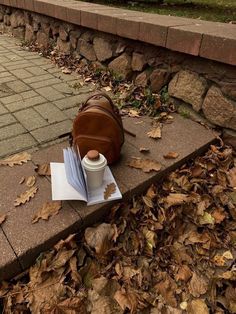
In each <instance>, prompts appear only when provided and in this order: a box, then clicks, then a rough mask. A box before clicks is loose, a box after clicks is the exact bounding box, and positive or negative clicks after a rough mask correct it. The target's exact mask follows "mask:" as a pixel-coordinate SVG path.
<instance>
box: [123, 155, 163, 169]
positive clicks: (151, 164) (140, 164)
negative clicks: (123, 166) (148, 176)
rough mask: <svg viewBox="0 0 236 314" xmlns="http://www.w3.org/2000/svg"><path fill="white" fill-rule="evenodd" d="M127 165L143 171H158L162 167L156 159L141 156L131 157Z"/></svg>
mask: <svg viewBox="0 0 236 314" xmlns="http://www.w3.org/2000/svg"><path fill="white" fill-rule="evenodd" d="M128 166H130V167H133V168H136V169H142V170H143V172H150V171H152V170H154V171H159V170H160V169H161V167H162V166H161V164H160V163H159V162H158V161H155V160H151V159H141V158H132V160H131V161H130V162H129V163H128Z"/></svg>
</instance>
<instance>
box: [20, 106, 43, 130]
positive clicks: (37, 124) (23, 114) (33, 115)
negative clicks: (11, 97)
mask: <svg viewBox="0 0 236 314" xmlns="http://www.w3.org/2000/svg"><path fill="white" fill-rule="evenodd" d="M14 116H15V118H16V119H17V120H18V121H19V122H20V123H21V124H22V125H23V126H24V127H25V128H26V129H27V130H28V131H32V130H35V129H38V128H41V127H43V126H46V125H48V122H47V121H46V120H45V119H44V118H43V117H42V116H41V115H40V114H39V113H38V112H37V111H35V110H34V109H33V108H28V109H24V110H20V111H17V112H15V113H14Z"/></svg>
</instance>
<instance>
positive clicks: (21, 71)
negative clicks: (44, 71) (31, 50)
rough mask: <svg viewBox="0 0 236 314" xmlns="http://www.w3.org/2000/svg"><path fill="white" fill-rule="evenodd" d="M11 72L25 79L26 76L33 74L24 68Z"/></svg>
mask: <svg viewBox="0 0 236 314" xmlns="http://www.w3.org/2000/svg"><path fill="white" fill-rule="evenodd" d="M10 72H11V73H12V74H13V75H15V76H16V77H18V78H19V79H24V78H27V77H31V76H32V73H30V72H28V71H26V70H24V69H17V70H11V71H10Z"/></svg>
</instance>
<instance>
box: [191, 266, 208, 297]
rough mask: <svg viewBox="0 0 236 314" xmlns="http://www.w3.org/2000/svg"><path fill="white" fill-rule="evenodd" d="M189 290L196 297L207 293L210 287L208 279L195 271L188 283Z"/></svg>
mask: <svg viewBox="0 0 236 314" xmlns="http://www.w3.org/2000/svg"><path fill="white" fill-rule="evenodd" d="M188 288H189V292H190V293H191V294H192V295H193V296H194V297H197V298H198V297H200V295H202V294H205V293H206V292H207V289H208V283H207V281H206V280H205V279H204V278H203V277H202V276H199V275H197V274H196V273H195V272H193V276H192V278H191V280H190V282H189V285H188Z"/></svg>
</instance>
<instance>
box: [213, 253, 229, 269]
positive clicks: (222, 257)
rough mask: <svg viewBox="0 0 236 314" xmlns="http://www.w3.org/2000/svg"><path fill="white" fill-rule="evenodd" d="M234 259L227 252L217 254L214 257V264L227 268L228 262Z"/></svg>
mask: <svg viewBox="0 0 236 314" xmlns="http://www.w3.org/2000/svg"><path fill="white" fill-rule="evenodd" d="M233 258H234V257H233V255H232V253H231V252H230V251H225V252H224V253H223V254H216V255H215V256H214V257H213V263H214V264H215V265H217V266H219V267H222V266H225V265H226V264H227V260H232V259H233Z"/></svg>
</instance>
